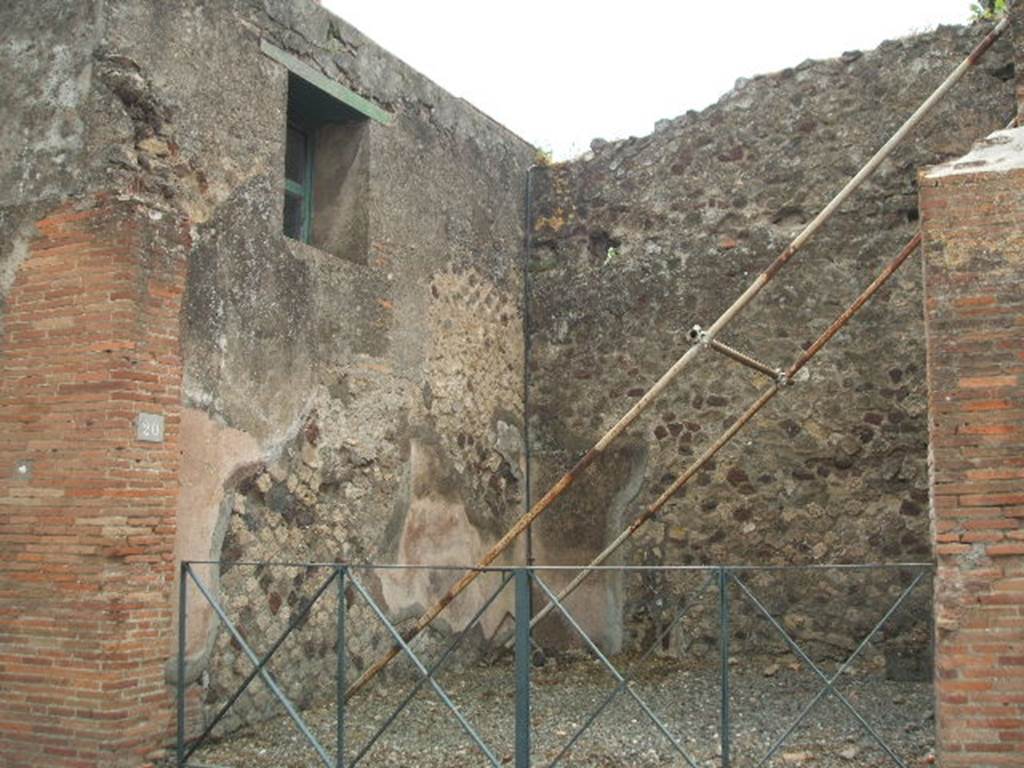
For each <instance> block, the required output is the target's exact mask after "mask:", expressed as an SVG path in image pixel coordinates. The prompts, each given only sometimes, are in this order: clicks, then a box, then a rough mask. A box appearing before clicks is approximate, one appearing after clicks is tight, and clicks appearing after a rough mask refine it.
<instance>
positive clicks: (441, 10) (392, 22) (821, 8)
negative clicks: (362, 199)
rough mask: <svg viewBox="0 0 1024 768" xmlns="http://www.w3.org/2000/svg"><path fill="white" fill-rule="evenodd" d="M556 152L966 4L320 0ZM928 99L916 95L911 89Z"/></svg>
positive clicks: (650, 122)
mask: <svg viewBox="0 0 1024 768" xmlns="http://www.w3.org/2000/svg"><path fill="white" fill-rule="evenodd" d="M323 4H324V5H325V6H327V7H329V8H330V9H331V10H332V11H334V12H335V13H336V14H338V15H339V16H341V17H342V18H344V19H345V20H347V21H348V22H350V23H351V24H353V25H354V26H356V27H357V28H358V29H360V30H361V31H362V32H363V33H364V34H366V35H367V36H369V37H370V38H372V39H373V40H375V41H376V42H377V43H379V44H380V45H382V46H383V47H385V48H387V49H388V50H390V51H391V52H392V53H394V54H395V55H397V56H398V57H399V58H401V59H403V60H405V61H406V62H407V63H409V64H410V65H412V66H413V67H415V68H416V69H418V70H419V71H420V72H422V73H423V74H425V75H427V76H428V77H430V78H431V79H432V80H434V81H435V82H437V83H438V84H439V85H441V86H442V87H443V88H445V89H446V90H448V91H450V92H452V93H454V94H456V95H457V96H461V97H463V98H465V99H467V100H469V101H470V102H472V103H473V104H474V105H476V106H477V107H479V108H480V109H482V110H483V111H484V112H486V113H487V114H489V115H491V116H492V117H494V118H495V119H496V120H498V121H500V122H502V123H504V124H505V125H507V126H508V127H509V128H511V129H512V130H513V131H515V132H516V133H518V134H519V135H521V136H522V137H524V138H525V139H527V140H528V141H530V142H532V143H533V144H535V145H537V146H539V147H542V148H546V149H548V150H551V151H553V152H554V154H555V157H556V158H558V159H563V158H567V157H571V156H574V155H576V154H579V153H581V152H584V151H586V150H587V148H588V147H589V145H590V140H591V139H593V138H595V137H601V138H604V139H616V138H623V137H626V136H639V135H643V134H646V133H650V132H651V130H652V129H653V127H654V122H655V121H656V120H658V119H661V118H665V117H675V116H676V115H679V114H682V113H683V112H685V111H686V110H688V109H701V108H703V107H705V106H707V105H708V104H710V103H712V102H714V101H715V100H717V99H718V97H719V96H721V95H722V94H723V93H725V92H726V91H728V90H729V89H730V88H732V86H733V83H734V82H735V81H736V79H737V78H738V77H749V76H751V75H754V74H759V73H762V72H772V71H775V70H778V69H782V68H784V67H788V66H793V65H795V64H798V63H799V62H801V61H803V60H804V59H807V58H828V57H832V56H838V55H839V54H840V53H842V52H843V51H848V50H853V49H868V48H873V47H875V46H876V45H878V43H880V42H881V41H883V40H886V39H889V38H892V37H899V36H902V35H907V34H911V33H914V32H920V31H924V30H927V29H931V28H933V27H935V26H936V25H938V24H954V23H963V22H965V21H966V20H967V19H968V17H969V15H970V2H969V0H845V1H844V0H834V1H833V2H827V1H823V0H817V1H816V0H718V1H717V2H715V1H714V0H701V1H700V2H698V1H697V0H660V1H658V2H656V1H655V0H628V1H627V2H616V3H603V2H600V0H597V1H595V0H591V1H590V2H579V1H578V0H546V2H540V1H539V0H506V1H505V2H493V0H491V2H487V1H486V0H475V1H473V2H470V1H469V0H433V1H432V2H416V3H413V2H408V0H405V1H404V2H398V1H397V0H323ZM925 95H926V94H922V98H923V97H924V96H925Z"/></svg>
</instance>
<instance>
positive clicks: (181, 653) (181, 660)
mask: <svg viewBox="0 0 1024 768" xmlns="http://www.w3.org/2000/svg"><path fill="white" fill-rule="evenodd" d="M187 581H188V563H186V562H182V563H181V567H180V568H179V570H178V679H177V680H176V681H175V682H176V683H177V686H178V738H177V747H178V768H184V765H185V652H186V651H187V649H188V642H187V641H188V638H187V637H186V635H185V633H186V631H187V629H188V627H187V622H188V606H187V605H185V601H186V599H187V597H188V584H187Z"/></svg>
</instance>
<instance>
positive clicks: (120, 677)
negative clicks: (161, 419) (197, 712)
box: [0, 199, 184, 768]
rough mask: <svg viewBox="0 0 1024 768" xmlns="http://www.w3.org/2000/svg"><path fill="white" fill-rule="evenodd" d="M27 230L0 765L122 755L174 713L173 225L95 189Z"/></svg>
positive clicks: (1, 360)
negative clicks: (152, 420) (143, 425)
mask: <svg viewBox="0 0 1024 768" xmlns="http://www.w3.org/2000/svg"><path fill="white" fill-rule="evenodd" d="M37 228H38V232H39V236H38V237H37V238H36V239H35V241H34V242H33V243H32V245H31V250H30V253H29V256H28V258H27V259H26V260H25V261H24V263H23V264H22V265H21V267H20V268H19V270H18V272H17V274H16V276H15V280H14V284H13V286H12V288H11V290H10V292H9V295H8V297H7V306H6V313H5V317H4V322H3V326H2V336H0V765H3V766H7V767H8V768H20V767H21V766H25V767H26V768H27V767H28V766H31V767H32V768H39V767H40V766H82V767H83V768H84V767H85V766H137V765H140V764H142V763H143V762H144V761H145V758H144V756H145V755H146V754H147V753H148V752H150V751H151V750H152V749H153V746H154V744H159V743H160V742H161V740H162V739H163V738H164V737H165V736H166V734H167V729H168V728H169V726H170V723H171V712H172V701H171V697H170V695H169V690H170V689H169V688H168V686H167V685H166V683H165V680H164V665H165V663H166V661H167V658H168V651H169V648H170V646H171V631H172V625H173V621H172V603H171V585H172V584H173V580H174V562H173V546H174V530H175V518H174V512H175V501H176V497H177V491H178V489H177V466H178V446H177V439H176V438H177V432H178V417H179V409H180V405H179V403H180V396H179V387H180V379H181V361H180V359H179V352H178V337H179V333H178V313H179V305H180V298H181V291H182V286H183V283H184V261H183V258H182V254H181V252H180V250H179V249H178V248H177V247H176V246H177V245H178V244H180V243H181V240H182V237H183V234H182V232H181V230H180V229H179V228H177V227H176V225H175V224H174V222H172V221H170V220H168V219H167V218H164V217H162V216H161V215H160V214H157V213H155V212H147V211H145V210H142V209H140V208H139V207H137V206H135V205H134V204H130V203H124V202H116V201H113V200H109V199H100V200H94V201H92V202H91V203H90V204H89V205H88V206H86V207H70V206H67V207H63V208H60V209H58V210H56V211H54V212H53V213H52V214H50V215H48V216H47V217H45V218H44V219H43V220H42V221H40V222H38V225H37ZM139 411H147V412H155V413H162V414H164V415H165V416H166V439H165V442H163V443H146V442H139V441H136V440H135V437H134V435H135V429H134V419H135V416H136V414H137V413H138V412H139ZM23 462H30V464H29V467H28V471H27V472H26V473H21V472H19V466H21V465H22V463H23Z"/></svg>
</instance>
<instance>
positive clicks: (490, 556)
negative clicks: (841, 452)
mask: <svg viewBox="0 0 1024 768" xmlns="http://www.w3.org/2000/svg"><path fill="white" fill-rule="evenodd" d="M1008 26H1009V20H1008V19H1005V18H1004V19H1003V20H1002V21H1000V22H999V23H998V24H997V25H996V26H995V28H994V29H993V30H992V31H991V32H990V33H989V34H988V35H987V36H986V37H985V39H984V40H983V41H982V42H981V43H980V44H979V45H978V46H977V47H976V48H975V49H974V51H972V52H971V54H970V55H969V56H968V57H967V58H966V59H964V60H963V62H961V63H960V65H959V66H957V68H956V69H955V70H953V72H952V73H951V74H950V75H949V77H947V78H946V80H945V81H943V83H942V84H941V85H940V86H939V87H938V88H937V89H936V90H935V91H934V92H933V93H932V94H931V96H929V97H928V98H927V99H926V100H925V101H924V103H923V104H921V106H920V107H918V109H917V111H916V112H914V114H913V115H911V116H910V117H909V118H908V119H907V121H906V122H905V123H904V124H903V125H902V126H901V127H900V128H899V130H897V131H896V133H894V134H893V136H892V138H890V139H889V141H887V142H886V143H885V145H884V146H883V147H882V148H881V149H879V150H878V152H876V153H875V155H874V156H873V157H872V158H871V159H870V160H869V161H868V162H867V164H865V165H864V167H863V168H862V169H861V170H860V172H858V173H857V175H856V176H854V177H853V178H852V179H850V181H849V182H848V183H847V184H846V186H845V187H843V189H842V190H840V192H839V193H838V194H837V195H836V196H835V197H834V198H833V199H832V201H831V202H830V203H829V204H828V205H827V206H825V208H824V209H823V210H822V211H821V213H819V214H818V215H817V216H816V217H815V218H814V220H813V221H811V222H810V223H809V224H808V225H807V226H806V227H805V228H804V230H803V231H802V232H801V233H800V234H799V235H798V236H797V237H796V239H795V240H794V241H793V242H792V243H791V244H790V245H789V247H787V248H786V250H784V251H783V252H782V253H781V254H779V256H778V257H777V258H776V259H775V261H773V262H772V263H771V265H769V267H768V268H767V269H766V270H765V271H764V272H762V273H761V274H760V275H758V277H757V279H756V280H754V282H753V283H751V285H750V287H748V288H747V290H746V291H744V292H743V293H742V294H741V295H740V297H739V298H738V299H736V301H735V302H733V304H732V306H730V307H729V308H728V309H726V310H725V312H724V313H723V314H722V316H721V317H719V318H718V320H716V321H715V323H714V324H713V325H712V326H711V327H710V328H708V329H707V331H706V332H705V333H706V338H707V339H708V340H709V341H711V340H713V339H714V337H715V336H716V335H717V334H718V333H719V331H721V330H722V329H723V328H724V327H725V326H726V325H727V324H728V323H729V322H730V321H731V320H732V319H733V318H734V317H735V316H736V315H737V314H739V312H740V311H742V310H743V308H744V307H746V306H747V304H749V303H750V302H751V301H753V299H754V297H756V296H757V295H758V294H759V293H760V292H761V290H762V289H764V287H765V286H766V285H767V284H768V283H769V282H771V280H772V279H773V278H774V277H775V275H776V274H778V272H779V270H781V269H782V268H783V267H784V266H785V265H786V263H787V262H788V261H789V260H790V259H792V258H793V256H794V255H795V254H796V253H797V251H799V250H800V249H801V248H802V247H803V246H804V245H805V244H806V243H807V241H808V240H810V239H811V237H812V236H813V235H814V233H815V232H817V231H818V230H819V229H820V228H821V227H822V225H823V224H824V223H825V222H826V221H827V220H828V219H829V218H831V216H832V214H834V213H835V211H836V209H837V208H839V206H840V205H842V204H843V202H845V201H846V199H847V198H848V197H849V196H850V195H851V194H853V192H854V191H855V190H856V189H857V188H858V187H860V185H861V184H863V183H864V181H866V180H867V179H868V178H869V177H870V176H871V175H872V174H873V173H874V172H875V170H876V169H877V168H878V166H879V165H880V164H881V163H882V161H883V160H885V158H887V157H888V156H889V155H890V154H892V152H893V150H894V149H895V148H896V147H897V146H898V145H899V144H900V142H902V141H903V139H905V138H906V136H907V134H908V133H910V131H911V130H912V129H913V128H914V126H916V125H917V124H918V123H919V122H921V120H922V119H923V118H924V117H925V115H927V114H928V113H929V112H930V111H931V110H932V108H934V106H935V105H936V104H937V103H938V102H939V101H940V100H941V99H942V97H943V96H945V95H946V93H947V92H948V91H949V90H950V88H952V87H953V86H954V85H956V83H958V82H959V81H960V80H961V79H962V78H963V76H964V75H965V74H966V73H967V71H968V70H969V69H970V68H971V67H973V66H974V65H975V64H977V62H978V61H979V60H980V59H981V57H982V56H983V55H984V54H985V52H986V51H987V50H988V49H989V48H991V47H992V45H993V44H994V43H995V41H996V40H998V39H999V37H1000V36H1001V35H1002V34H1003V32H1005V31H1006V29H1007V27H1008ZM701 348H702V347H700V346H694V347H690V348H689V349H688V350H687V351H686V353H685V354H683V356H682V357H680V358H679V359H678V360H677V361H676V362H675V363H674V364H673V365H672V367H671V368H669V369H668V370H667V371H666V372H665V373H664V374H663V375H662V377H661V378H660V379H658V381H656V382H655V383H654V385H653V386H652V387H651V388H650V389H649V390H648V391H647V392H646V393H645V394H644V395H643V396H642V397H641V398H640V399H639V400H638V401H637V402H636V403H635V404H634V405H633V407H632V408H630V409H629V411H628V412H627V413H626V414H625V415H624V416H623V417H622V418H621V419H619V421H618V422H616V423H615V425H614V426H613V427H612V428H611V429H609V430H608V432H607V433H606V434H605V435H604V437H602V438H601V439H600V440H598V442H597V443H596V444H595V445H594V446H593V447H592V448H591V449H590V450H589V451H587V452H586V453H585V454H584V455H583V458H581V459H580V460H579V461H578V462H576V464H575V466H573V468H572V469H570V470H569V471H568V472H566V473H565V474H564V475H562V477H561V478H560V479H559V480H558V482H556V483H555V484H554V485H553V486H552V487H551V488H550V489H549V490H548V492H547V493H545V494H544V495H543V496H542V497H541V498H540V499H539V500H538V501H537V503H536V504H534V505H533V508H532V509H530V511H529V512H527V513H526V514H525V515H523V516H522V517H520V518H519V519H518V520H516V522H515V523H514V524H513V525H512V527H511V528H510V529H509V530H508V532H506V533H505V535H504V536H502V537H501V538H500V539H499V540H498V541H497V543H495V544H494V546H492V547H491V548H490V549H489V550H488V551H487V552H486V553H485V554H484V555H483V556H482V557H481V558H480V560H479V561H478V562H477V564H476V567H477V568H484V567H486V566H488V565H490V564H491V563H493V562H494V561H495V560H496V559H497V557H498V555H500V554H501V553H502V552H504V551H505V550H506V549H507V548H508V547H509V546H510V545H511V544H512V542H513V541H515V539H516V538H517V537H518V536H519V534H520V533H522V532H523V531H524V530H525V529H526V528H527V527H528V526H529V525H530V524H531V523H533V521H534V520H535V519H536V518H537V517H538V516H539V515H540V514H541V513H543V512H544V510H546V509H547V508H548V507H550V506H551V504H552V503H554V501H555V500H556V499H557V498H558V497H559V496H561V495H562V494H563V493H565V491H567V490H568V489H569V488H570V487H571V486H572V485H573V483H575V482H576V479H577V478H578V477H579V476H580V475H581V474H582V473H583V472H584V471H585V470H586V469H587V467H589V466H590V465H591V464H593V463H594V461H595V460H596V459H597V458H598V457H599V456H601V454H603V453H604V452H605V451H606V450H607V449H608V447H609V446H610V445H611V444H612V443H613V442H614V441H615V440H616V439H617V438H618V437H619V436H620V435H621V434H622V433H623V432H624V431H625V430H626V429H627V428H628V427H629V426H630V425H631V424H632V423H633V422H634V421H636V420H637V418H639V417H640V415H641V414H642V413H643V412H644V411H646V410H647V409H648V408H649V407H650V406H651V404H652V403H653V402H654V401H655V400H656V399H657V398H658V397H659V396H660V395H661V393H662V392H664V391H665V389H666V388H667V387H668V385H669V384H671V383H672V382H673V381H674V380H675V379H676V378H677V377H678V376H679V374H681V373H682V372H683V370H684V369H685V368H686V367H687V366H689V364H690V363H691V362H693V360H694V358H695V357H696V356H697V354H698V352H699V350H700V349H701ZM478 575H479V571H477V570H469V571H467V572H466V573H465V574H464V575H463V576H462V577H461V578H460V579H459V580H458V581H457V582H455V583H454V584H453V585H452V586H451V588H449V590H448V591H447V592H446V593H445V594H444V595H443V596H442V597H441V598H440V599H439V600H438V601H437V602H436V603H435V604H434V605H433V606H431V607H430V608H429V609H428V610H427V611H426V612H425V613H424V614H423V615H422V616H420V618H419V619H417V620H416V623H415V624H413V625H412V626H411V627H410V628H409V629H407V630H406V632H405V634H404V639H405V640H407V641H408V640H411V639H412V638H414V637H416V636H417V635H418V634H419V633H420V632H422V631H423V630H424V629H425V628H426V627H427V626H429V625H430V623H431V622H432V621H433V620H434V619H435V618H436V617H437V616H438V614H440V613H441V612H442V611H443V610H444V609H445V608H447V607H448V606H449V605H450V604H451V602H452V601H453V600H454V599H455V598H456V597H458V596H459V595H460V594H461V593H462V591H463V590H464V589H466V587H468V586H469V585H470V584H472V583H473V581H474V580H475V579H476V577H477V576H478ZM399 653H401V647H399V646H398V645H397V644H396V645H393V646H392V647H391V648H390V649H388V651H387V652H386V653H385V654H384V655H383V656H382V657H381V658H380V659H378V660H377V661H376V662H374V663H373V664H372V665H371V666H369V667H367V669H366V671H365V672H363V674H362V675H361V676H360V677H359V679H358V680H356V681H355V682H354V683H353V684H352V685H351V686H350V687H349V689H348V694H347V695H348V696H352V695H354V694H355V693H358V692H359V690H361V689H362V688H363V687H364V686H365V685H366V684H367V683H368V682H369V681H370V680H372V679H373V678H374V677H375V676H376V675H377V673H378V672H380V671H381V670H382V669H383V668H384V667H386V666H387V665H388V664H389V663H390V661H391V660H392V659H393V658H395V657H396V656H398V654H399Z"/></svg>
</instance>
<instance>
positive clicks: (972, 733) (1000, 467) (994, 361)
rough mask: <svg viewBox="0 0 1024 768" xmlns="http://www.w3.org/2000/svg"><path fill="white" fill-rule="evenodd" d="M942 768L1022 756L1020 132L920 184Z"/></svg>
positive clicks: (998, 137)
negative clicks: (923, 242)
mask: <svg viewBox="0 0 1024 768" xmlns="http://www.w3.org/2000/svg"><path fill="white" fill-rule="evenodd" d="M921 211H922V221H923V227H924V233H925V254H926V260H925V272H924V275H925V296H926V303H925V309H926V323H927V330H928V397H929V413H930V418H929V426H930V438H931V439H930V445H931V493H932V510H933V517H934V533H935V539H934V540H935V542H936V543H935V552H936V555H937V560H938V573H937V584H936V590H935V601H936V677H937V679H936V694H937V695H936V698H937V702H938V707H937V725H938V736H939V746H940V753H941V756H942V761H941V763H942V765H943V766H946V767H947V768H952V767H953V766H971V768H993V767H994V766H1009V765H1019V764H1020V759H1021V755H1022V754H1024V699H1022V697H1021V691H1022V690H1024V685H1022V683H1024V657H1022V656H1021V649H1022V648H1024V492H1022V487H1021V481H1022V480H1024V356H1022V353H1021V350H1022V349H1024V326H1022V324H1021V317H1022V311H1024V296H1022V294H1021V290H1020V287H1021V282H1022V280H1024V233H1022V231H1021V226H1020V225H1021V221H1024V129H1017V130H1012V131H1001V132H998V133H995V134H993V135H992V136H990V137H989V138H988V139H986V140H985V141H984V142H983V143H981V144H979V145H978V147H976V148H975V150H974V151H972V152H971V153H970V154H969V155H967V156H966V157H964V158H961V159H958V160H956V161H953V162H950V163H947V164H945V165H940V166H938V167H935V168H932V169H929V170H928V171H927V172H925V173H923V174H922V176H921Z"/></svg>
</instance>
